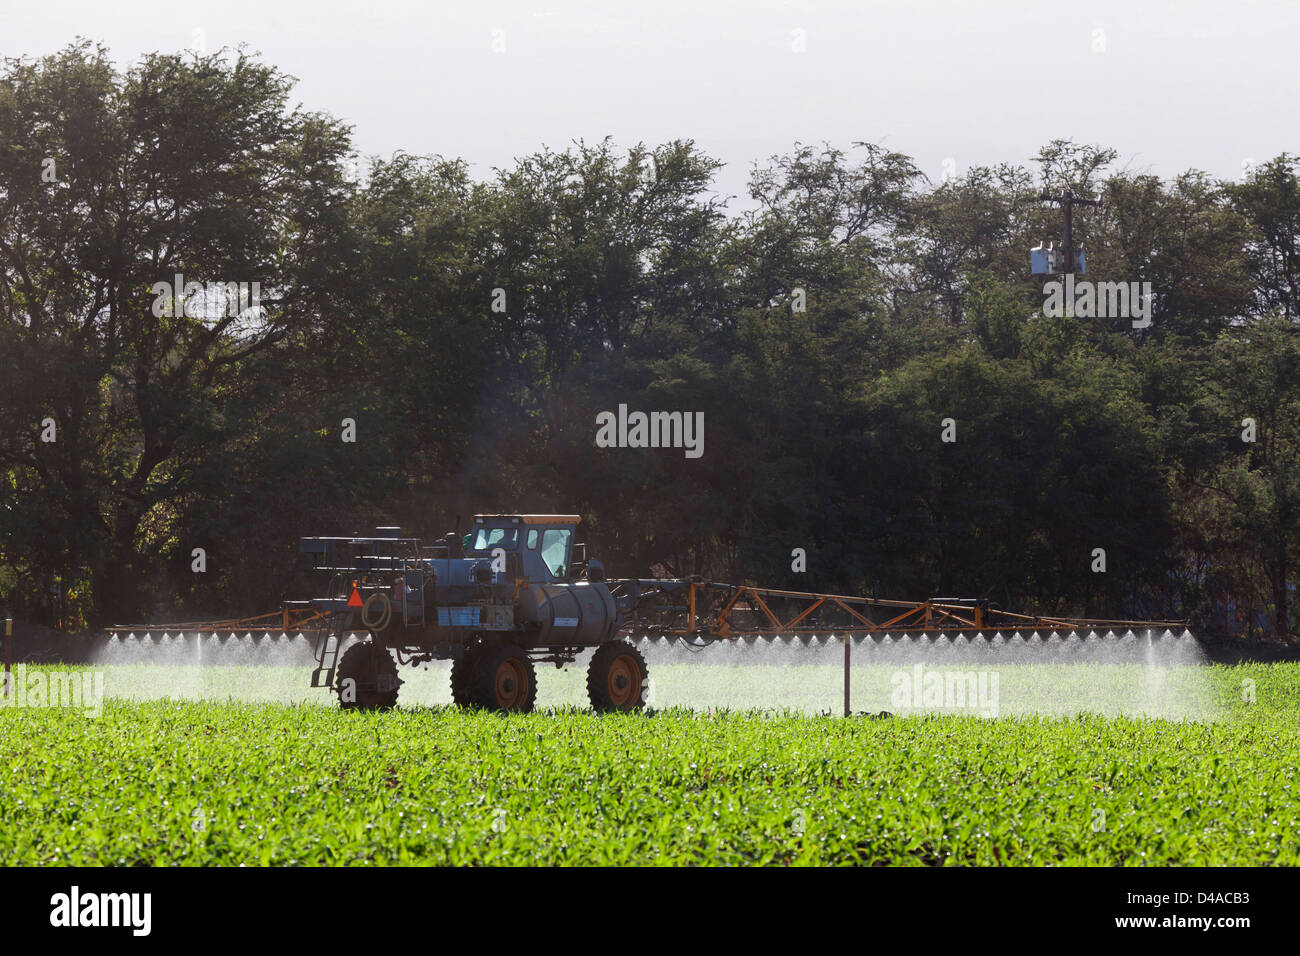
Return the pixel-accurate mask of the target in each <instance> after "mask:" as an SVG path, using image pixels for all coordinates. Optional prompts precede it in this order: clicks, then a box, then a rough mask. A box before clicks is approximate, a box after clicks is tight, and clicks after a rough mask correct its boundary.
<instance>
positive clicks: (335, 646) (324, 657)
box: [311, 614, 347, 687]
mask: <svg viewBox="0 0 1300 956" xmlns="http://www.w3.org/2000/svg"><path fill="white" fill-rule="evenodd" d="M340 617H341V616H340V615H338V614H331V615H330V616H329V630H328V631H326V632H325V636H324V637H323V638H321V639H320V641H319V643H318V644H317V645H316V669H315V670H313V671H312V672H311V686H312V687H333V686H334V672H335V671H336V670H338V666H339V651H341V650H342V649H343V641H344V638H346V637H347V635H346V634H341V633H339V624H340V623H341V621H340V620H339V618H340Z"/></svg>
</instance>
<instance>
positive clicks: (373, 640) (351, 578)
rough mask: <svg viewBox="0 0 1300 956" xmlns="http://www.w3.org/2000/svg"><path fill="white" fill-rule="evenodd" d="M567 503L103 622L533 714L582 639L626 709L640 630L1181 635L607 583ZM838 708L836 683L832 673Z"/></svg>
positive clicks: (674, 637)
mask: <svg viewBox="0 0 1300 956" xmlns="http://www.w3.org/2000/svg"><path fill="white" fill-rule="evenodd" d="M578 524H579V517H578V516H577V515H539V514H497V515H478V516H476V517H475V518H474V522H473V526H472V528H471V530H470V533H469V534H468V535H467V536H465V537H463V538H462V537H461V536H460V535H459V534H458V533H453V534H449V535H447V536H446V538H445V539H444V540H442V541H440V542H436V543H434V544H432V545H424V544H422V543H421V541H420V539H418V538H408V537H403V536H402V532H401V529H399V528H376V529H375V532H374V534H373V535H370V536H367V537H333V538H303V539H301V541H300V544H299V548H300V550H301V551H302V552H305V553H307V554H310V555H311V556H312V558H313V560H314V564H315V567H316V568H317V569H318V570H319V571H321V572H323V573H325V574H328V582H329V583H328V586H327V588H326V593H325V595H324V596H322V597H314V598H309V599H305V600H292V601H286V602H285V603H284V606H283V608H282V610H281V611H278V612H275V613H274V614H269V615H264V616H262V617H260V618H248V619H244V620H237V621H208V622H202V623H191V624H183V625H175V624H173V625H154V626H151V627H142V626H138V625H132V626H130V627H127V626H122V627H116V628H112V629H110V630H111V632H112V633H114V634H118V635H125V634H127V632H128V631H130V632H131V633H132V634H135V635H143V634H149V633H154V634H156V633H159V632H170V633H174V634H179V633H187V632H195V633H198V634H206V633H209V632H211V633H217V632H226V631H230V632H232V633H234V632H235V631H240V632H243V633H245V634H248V635H251V634H253V633H258V634H261V633H270V632H271V631H272V630H274V631H275V632H276V633H285V634H304V635H309V636H312V637H315V638H316V667H315V669H314V670H313V672H312V686H315V687H329V688H332V689H333V690H334V691H335V693H337V695H338V697H339V702H340V704H341V705H342V706H343V707H344V708H348V709H353V708H356V709H383V708H388V707H392V706H393V705H395V704H396V703H397V697H398V691H399V689H400V687H401V684H402V681H401V679H400V677H399V676H398V665H399V664H402V665H418V664H424V663H427V662H429V661H435V660H450V661H451V662H452V666H451V693H452V699H453V700H454V702H455V703H456V704H458V705H460V706H462V707H464V706H478V707H483V708H486V709H490V710H501V711H527V710H531V709H532V707H533V704H534V701H535V700H536V698H537V679H536V671H535V669H534V665H535V664H538V663H551V664H554V665H555V666H556V667H563V666H565V665H566V664H572V663H574V662H575V661H576V660H577V658H578V656H579V655H580V654H582V653H584V652H586V651H594V653H593V654H592V656H591V660H590V662H589V663H588V666H587V692H588V696H589V697H590V699H591V704H592V706H593V707H594V708H595V709H597V710H636V709H638V708H640V707H642V706H644V703H645V695H646V689H647V686H648V681H649V674H648V671H647V668H646V662H645V658H644V657H643V656H642V654H641V652H640V651H639V650H638V649H637V647H636V643H635V642H636V641H637V640H639V639H643V638H650V639H665V640H668V641H670V642H675V641H684V642H688V643H690V644H703V643H708V642H711V641H716V640H736V639H743V640H745V641H750V642H752V641H754V640H758V639H777V638H780V639H784V640H803V641H807V640H809V639H811V638H812V637H813V636H814V635H817V634H820V635H828V634H829V635H835V636H836V637H839V638H842V639H843V641H844V647H845V655H846V670H845V674H846V681H847V679H848V678H847V674H848V669H847V657H848V654H849V651H850V648H851V646H852V641H853V640H855V639H858V640H860V639H863V638H873V639H881V638H884V637H886V636H887V635H893V636H901V635H930V636H936V635H942V636H946V637H949V638H953V637H958V636H970V637H974V638H978V637H985V636H988V637H992V636H994V635H995V634H998V635H1000V634H1001V633H1002V632H1006V633H1008V634H1012V633H1014V634H1016V635H1019V634H1021V633H1024V634H1026V635H1028V634H1030V633H1031V632H1032V633H1033V634H1034V635H1037V633H1038V632H1043V633H1044V634H1049V633H1056V632H1074V633H1078V632H1084V633H1087V632H1099V633H1104V632H1113V631H1116V630H1119V631H1139V632H1140V631H1146V632H1147V633H1148V634H1157V633H1160V632H1168V631H1169V630H1170V629H1177V630H1178V631H1181V630H1182V629H1183V627H1184V624H1185V622H1181V621H1120V620H1099V619H1087V618H1058V617H1041V616H1031V615H1026V614H1016V613H1013V612H1010V611H1004V610H1001V609H1000V608H997V607H996V606H994V605H992V604H991V603H989V602H988V601H986V600H981V599H973V598H931V599H930V600H928V601H921V602H908V601H891V600H884V599H877V598H874V597H872V598H866V597H850V596H847V595H840V594H817V593H812V592H805V591H787V590H777V589H770V588H766V589H765V588H757V587H752V586H748V585H731V584H720V583H717V582H711V581H704V580H702V579H698V578H693V579H688V580H682V579H663V578H619V579H607V578H606V576H605V570H604V567H603V566H602V565H601V563H600V562H599V561H598V560H596V559H594V558H588V557H587V555H586V549H585V547H584V546H583V545H582V544H580V543H577V542H576V535H577V530H578ZM845 696H846V708H847V696H848V695H847V684H846V694H845Z"/></svg>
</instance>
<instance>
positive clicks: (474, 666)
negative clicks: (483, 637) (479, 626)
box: [451, 641, 486, 707]
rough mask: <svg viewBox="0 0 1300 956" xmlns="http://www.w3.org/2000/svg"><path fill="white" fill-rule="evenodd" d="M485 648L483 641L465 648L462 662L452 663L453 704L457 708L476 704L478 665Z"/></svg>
mask: <svg viewBox="0 0 1300 956" xmlns="http://www.w3.org/2000/svg"><path fill="white" fill-rule="evenodd" d="M485 647H486V645H484V644H483V643H482V641H480V642H478V643H476V644H471V645H469V646H468V647H466V648H465V653H464V654H463V655H462V656H461V658H460V660H457V661H452V662H451V702H452V703H453V704H455V705H456V706H457V707H469V706H470V705H471V704H473V703H474V685H475V683H477V671H478V663H479V660H480V659H481V658H482V657H483V651H484V649H485Z"/></svg>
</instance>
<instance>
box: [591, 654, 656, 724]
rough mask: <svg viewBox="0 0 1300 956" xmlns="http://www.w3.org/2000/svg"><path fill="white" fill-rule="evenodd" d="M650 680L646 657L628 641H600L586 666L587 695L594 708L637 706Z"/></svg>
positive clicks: (641, 703)
mask: <svg viewBox="0 0 1300 956" xmlns="http://www.w3.org/2000/svg"><path fill="white" fill-rule="evenodd" d="M649 684H650V671H649V669H648V668H647V667H646V666H645V658H644V657H642V656H641V652H640V651H638V650H637V649H636V648H635V647H633V646H632V645H631V644H629V643H627V641H611V642H610V643H608V644H602V645H601V646H600V647H598V648H596V653H595V654H594V655H592V658H591V663H590V664H589V665H588V666H587V696H588V697H589V698H590V699H591V706H592V708H593V709H594V710H598V711H615V710H622V711H632V710H640V709H641V708H642V707H644V706H645V694H646V688H647V687H648V686H649Z"/></svg>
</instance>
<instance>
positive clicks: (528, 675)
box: [474, 644, 537, 713]
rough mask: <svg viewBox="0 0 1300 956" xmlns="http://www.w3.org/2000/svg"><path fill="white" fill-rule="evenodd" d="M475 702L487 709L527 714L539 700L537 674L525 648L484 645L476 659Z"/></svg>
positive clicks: (508, 645) (507, 645) (512, 645)
mask: <svg viewBox="0 0 1300 956" xmlns="http://www.w3.org/2000/svg"><path fill="white" fill-rule="evenodd" d="M477 664H478V666H477V668H476V670H477V673H476V674H475V680H474V703H476V704H478V705H479V706H480V707H482V708H484V709H485V710H502V711H507V710H508V711H519V712H522V713H527V712H528V711H530V710H532V709H533V704H534V702H535V701H536V700H537V675H536V674H535V673H534V672H533V662H532V661H530V660H529V659H528V655H527V654H525V653H524V650H523V648H521V647H518V646H517V645H514V644H502V645H501V646H500V647H485V648H483V653H482V655H481V656H480V657H479V658H478V661H477Z"/></svg>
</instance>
